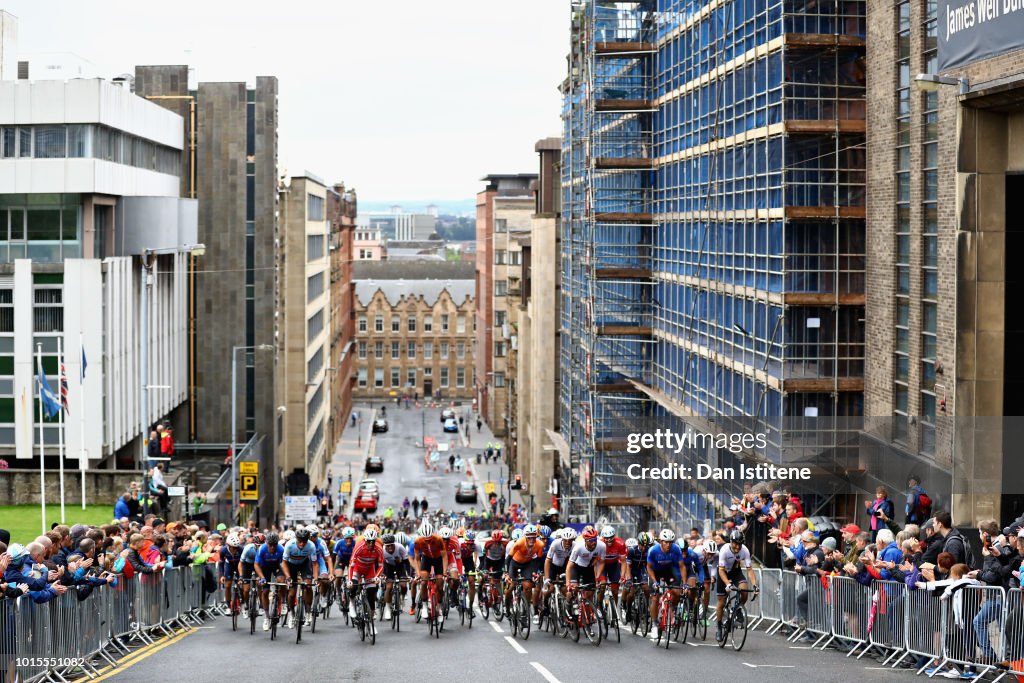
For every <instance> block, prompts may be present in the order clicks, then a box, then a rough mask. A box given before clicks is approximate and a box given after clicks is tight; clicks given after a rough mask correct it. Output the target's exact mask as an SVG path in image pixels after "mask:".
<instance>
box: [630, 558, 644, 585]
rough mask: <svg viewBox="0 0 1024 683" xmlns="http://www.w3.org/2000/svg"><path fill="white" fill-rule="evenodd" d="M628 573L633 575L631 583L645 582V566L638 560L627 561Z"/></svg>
mask: <svg viewBox="0 0 1024 683" xmlns="http://www.w3.org/2000/svg"><path fill="white" fill-rule="evenodd" d="M629 575H630V576H632V577H633V583H647V567H645V566H644V565H643V564H642V563H640V562H630V563H629Z"/></svg>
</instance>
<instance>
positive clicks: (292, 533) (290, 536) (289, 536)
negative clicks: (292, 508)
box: [284, 529, 295, 543]
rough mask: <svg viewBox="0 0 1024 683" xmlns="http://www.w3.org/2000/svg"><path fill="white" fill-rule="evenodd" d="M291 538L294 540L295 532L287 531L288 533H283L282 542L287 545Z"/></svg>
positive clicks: (292, 530)
mask: <svg viewBox="0 0 1024 683" xmlns="http://www.w3.org/2000/svg"><path fill="white" fill-rule="evenodd" d="M293 538H295V530H294V529H289V530H288V531H286V532H284V542H285V543H287V542H288V541H290V540H292V539H293Z"/></svg>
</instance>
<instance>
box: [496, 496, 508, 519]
mask: <svg viewBox="0 0 1024 683" xmlns="http://www.w3.org/2000/svg"><path fill="white" fill-rule="evenodd" d="M507 502H508V501H506V500H505V494H502V495H501V498H499V499H498V509H499V512H500V514H502V515H504V514H505V503H507Z"/></svg>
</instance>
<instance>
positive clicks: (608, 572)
mask: <svg viewBox="0 0 1024 683" xmlns="http://www.w3.org/2000/svg"><path fill="white" fill-rule="evenodd" d="M604 578H605V580H606V581H607V582H608V583H614V584H618V583H619V580H620V579H622V565H621V564H619V563H618V562H612V563H611V564H606V565H605V566H604Z"/></svg>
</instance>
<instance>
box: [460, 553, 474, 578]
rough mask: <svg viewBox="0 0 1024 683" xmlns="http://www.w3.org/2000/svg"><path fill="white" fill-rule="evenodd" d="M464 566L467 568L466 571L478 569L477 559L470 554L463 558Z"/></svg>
mask: <svg viewBox="0 0 1024 683" xmlns="http://www.w3.org/2000/svg"><path fill="white" fill-rule="evenodd" d="M462 568H463V569H465V570H466V573H467V574H468V573H469V572H475V571H476V559H475V558H474V557H473V556H472V555H470V556H469V557H464V558H462Z"/></svg>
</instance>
